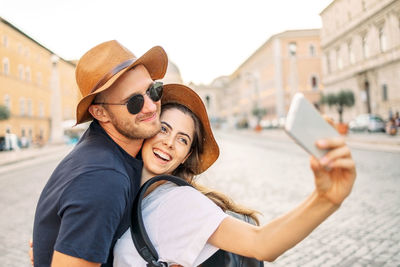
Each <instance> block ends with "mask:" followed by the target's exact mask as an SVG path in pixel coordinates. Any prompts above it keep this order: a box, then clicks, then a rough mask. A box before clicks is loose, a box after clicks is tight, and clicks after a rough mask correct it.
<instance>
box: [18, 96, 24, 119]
mask: <svg viewBox="0 0 400 267" xmlns="http://www.w3.org/2000/svg"><path fill="white" fill-rule="evenodd" d="M19 115H21V116H24V115H25V99H23V98H20V99H19Z"/></svg>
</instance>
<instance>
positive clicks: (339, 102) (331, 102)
mask: <svg viewBox="0 0 400 267" xmlns="http://www.w3.org/2000/svg"><path fill="white" fill-rule="evenodd" d="M320 102H321V104H322V105H328V106H329V107H332V106H336V110H337V112H338V113H339V122H340V123H343V111H344V108H345V107H348V108H350V107H352V106H354V103H355V100H354V93H353V92H352V91H351V90H341V91H340V92H338V93H337V94H335V93H330V94H326V95H322V96H321V100H320Z"/></svg>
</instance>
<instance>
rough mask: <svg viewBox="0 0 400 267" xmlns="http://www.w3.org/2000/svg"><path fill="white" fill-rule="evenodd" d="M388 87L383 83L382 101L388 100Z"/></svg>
mask: <svg viewBox="0 0 400 267" xmlns="http://www.w3.org/2000/svg"><path fill="white" fill-rule="evenodd" d="M388 99H389V98H388V88H387V85H386V84H383V85H382V101H388Z"/></svg>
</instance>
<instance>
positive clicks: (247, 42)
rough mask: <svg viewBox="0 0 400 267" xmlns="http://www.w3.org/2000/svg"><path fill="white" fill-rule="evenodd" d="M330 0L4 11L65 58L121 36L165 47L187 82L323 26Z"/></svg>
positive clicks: (20, 0)
mask: <svg viewBox="0 0 400 267" xmlns="http://www.w3.org/2000/svg"><path fill="white" fill-rule="evenodd" d="M331 2H332V0H304V1H299V0H278V1H270V0H246V1H238V0H201V1H200V0H199V1H194V0H112V1H110V0H108V1H106V0H0V16H1V17H2V18H4V19H6V20H8V21H9V22H10V23H12V24H13V25H14V26H16V27H17V28H19V29H20V30H21V31H23V32H24V33H26V34H27V35H29V36H30V37H32V38H33V39H34V40H36V41H37V42H39V43H41V44H42V45H44V46H45V47H47V48H48V49H50V50H51V51H53V52H54V53H56V54H57V55H59V56H61V57H62V58H64V59H67V60H72V59H79V58H80V57H81V56H82V55H83V54H84V53H85V52H86V51H87V50H89V49H90V48H91V47H93V46H95V45H97V44H99V43H101V42H104V41H107V40H112V39H116V40H118V41H119V42H120V43H121V44H123V45H124V46H125V47H127V48H128V49H129V50H131V51H132V52H133V53H134V54H135V55H136V56H140V55H142V54H143V53H145V52H146V51H147V50H149V49H150V48H151V47H153V46H156V45H160V46H162V47H163V48H164V49H165V50H166V52H167V54H168V57H169V59H170V60H171V61H172V62H174V63H175V64H176V65H177V66H178V68H179V70H180V72H181V76H182V79H183V81H184V83H189V82H194V83H197V84H199V83H203V84H208V83H210V82H211V81H212V80H213V79H215V78H217V77H219V76H221V75H230V74H231V73H233V72H234V71H235V70H236V69H237V68H238V67H239V66H240V65H241V64H242V63H243V62H244V61H245V60H246V59H247V58H248V57H249V56H250V55H251V54H252V53H254V52H255V50H256V49H257V48H259V47H260V46H262V45H263V44H264V43H265V42H266V41H267V40H268V38H269V37H271V36H272V35H274V34H277V33H280V32H283V31H286V30H293V29H309V28H321V27H322V23H321V18H320V16H319V14H320V12H321V11H322V10H323V9H324V8H325V7H327V6H328V5H329V4H330V3H331Z"/></svg>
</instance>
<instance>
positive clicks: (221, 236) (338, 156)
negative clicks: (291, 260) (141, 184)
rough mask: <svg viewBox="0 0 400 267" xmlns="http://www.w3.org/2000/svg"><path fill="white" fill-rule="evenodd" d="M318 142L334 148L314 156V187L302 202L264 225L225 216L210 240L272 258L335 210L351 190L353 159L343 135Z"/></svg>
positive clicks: (253, 254) (298, 240)
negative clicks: (250, 223) (322, 154)
mask: <svg viewBox="0 0 400 267" xmlns="http://www.w3.org/2000/svg"><path fill="white" fill-rule="evenodd" d="M317 146H319V147H320V148H330V149H332V150H331V151H330V152H328V153H327V154H326V156H325V157H324V158H322V159H321V160H319V161H318V160H317V159H315V158H313V157H311V159H310V164H311V169H312V170H313V172H314V179H315V190H314V191H313V192H312V194H311V195H310V196H309V197H308V198H307V199H306V200H305V201H304V202H303V203H301V204H300V205H299V206H297V207H296V208H295V209H293V210H292V211H290V212H288V213H287V214H285V215H283V216H281V217H279V218H277V219H275V220H274V221H272V222H270V223H269V224H266V225H264V226H261V227H256V226H252V225H249V224H246V223H244V222H242V221H239V220H236V219H234V218H231V217H229V218H226V219H225V220H223V221H222V223H221V224H220V225H219V227H218V228H217V230H216V231H215V232H214V234H213V235H212V236H211V237H210V239H209V243H211V244H212V245H214V246H216V247H219V248H221V249H224V250H227V251H231V252H234V253H237V254H241V255H244V256H248V257H254V258H257V259H260V260H266V261H273V260H275V259H276V258H277V257H279V256H280V255H281V254H282V253H284V252H285V251H286V250H288V249H290V248H292V247H293V246H295V245H296V244H297V243H299V242H300V241H301V240H303V239H304V238H305V237H306V236H308V235H309V234H310V233H311V232H312V231H313V230H314V229H315V228H316V227H317V226H318V225H319V224H321V223H322V222H323V221H324V220H325V219H326V218H328V217H329V216H330V215H331V214H332V213H333V212H335V211H336V210H337V209H338V208H339V207H340V205H341V203H342V202H343V201H344V199H345V198H346V197H347V196H348V195H349V194H350V192H351V190H352V187H353V184H354V181H355V177H356V171H355V165H354V161H353V159H352V157H351V153H350V150H349V148H348V147H347V146H346V144H345V143H344V140H343V139H342V138H334V139H327V140H321V141H319V142H318V144H317Z"/></svg>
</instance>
